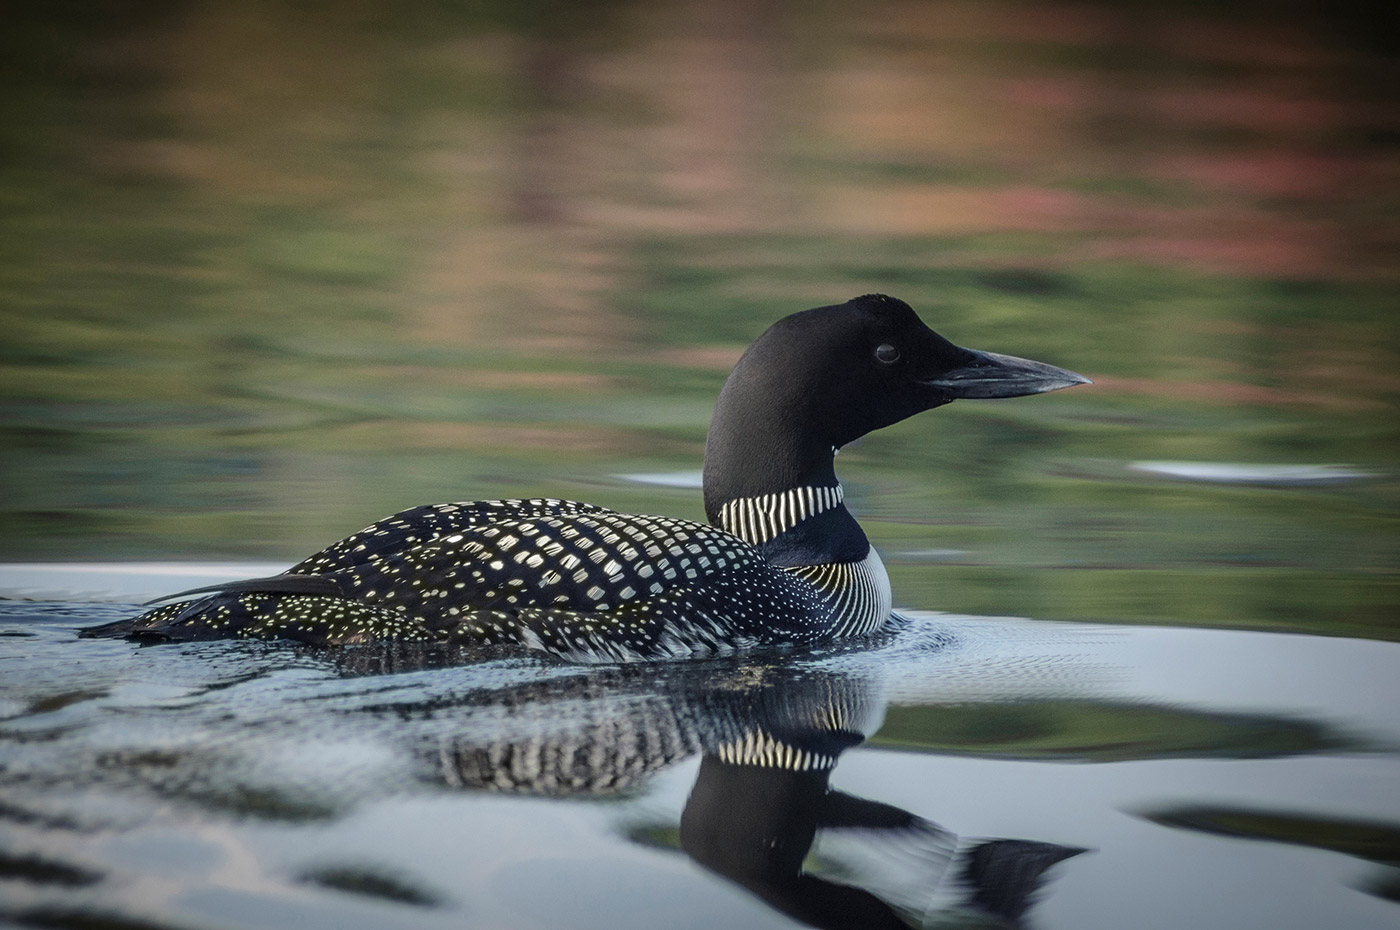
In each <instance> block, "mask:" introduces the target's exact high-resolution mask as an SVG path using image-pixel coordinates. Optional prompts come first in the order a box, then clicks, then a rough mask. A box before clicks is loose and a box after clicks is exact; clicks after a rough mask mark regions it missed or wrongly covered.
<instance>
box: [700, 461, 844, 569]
mask: <svg viewBox="0 0 1400 930" xmlns="http://www.w3.org/2000/svg"><path fill="white" fill-rule="evenodd" d="M844 500H845V493H844V492H843V491H842V489H841V485H840V483H839V482H836V481H834V480H833V481H832V483H831V484H811V485H800V486H798V487H794V488H788V489H787V490H786V491H775V492H773V493H772V494H757V495H753V496H751V497H736V498H733V499H732V500H728V501H725V502H724V503H723V504H721V505H720V506H719V508H718V512H717V513H716V519H715V521H714V522H715V523H716V524H717V525H718V526H719V527H720V528H721V529H723V530H724V531H725V532H727V533H731V534H733V535H735V536H738V537H739V538H740V539H742V540H744V541H745V542H747V543H749V544H750V545H752V546H754V547H755V548H757V549H758V551H759V552H761V553H762V554H763V556H764V558H766V559H767V560H768V561H769V562H771V563H773V564H774V565H778V566H782V567H792V566H799V565H829V564H831V563H834V562H859V561H860V560H862V559H864V558H865V557H866V556H867V555H869V553H870V542H869V540H867V539H866V538H865V533H864V532H862V531H861V528H860V524H859V523H857V522H856V520H855V517H852V516H851V513H850V511H848V510H847V509H846V505H845V503H844Z"/></svg>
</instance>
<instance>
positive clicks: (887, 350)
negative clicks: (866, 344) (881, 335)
mask: <svg viewBox="0 0 1400 930" xmlns="http://www.w3.org/2000/svg"><path fill="white" fill-rule="evenodd" d="M875 358H877V359H879V360H880V361H882V362H884V363H885V364H886V365H893V364H894V363H895V362H897V361H899V350H898V349H896V348H895V347H894V346H892V345H890V344H889V343H888V342H884V343H881V344H880V345H878V346H876V347H875Z"/></svg>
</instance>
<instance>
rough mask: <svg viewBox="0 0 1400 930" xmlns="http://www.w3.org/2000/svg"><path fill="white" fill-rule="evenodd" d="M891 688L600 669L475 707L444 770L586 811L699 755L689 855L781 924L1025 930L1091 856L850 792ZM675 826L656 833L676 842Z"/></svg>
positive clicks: (821, 674) (748, 675) (744, 667)
mask: <svg viewBox="0 0 1400 930" xmlns="http://www.w3.org/2000/svg"><path fill="white" fill-rule="evenodd" d="M879 690H880V689H879V685H878V680H877V678H876V676H872V675H868V674H867V675H859V674H850V673H849V672H845V673H837V672H832V671H825V670H820V669H814V668H812V667H810V666H807V667H801V666H794V665H776V664H745V663H742V662H740V661H732V662H718V661H717V662H706V663H694V664H687V665H683V666H668V667H664V668H658V667H656V666H649V667H638V666H623V667H615V668H603V669H596V668H595V669H589V670H586V671H580V672H579V673H578V674H566V675H562V676H560V677H557V678H553V679H550V680H544V681H539V680H536V681H532V682H530V683H528V684H521V685H515V686H509V687H505V688H500V689H486V690H482V691H477V692H474V693H472V694H471V695H463V696H461V702H462V703H464V704H470V705H472V706H473V713H472V714H471V715H470V716H471V718H472V720H473V727H472V728H471V733H470V734H467V735H463V734H454V735H452V736H450V737H439V738H438V745H437V747H436V750H437V751H436V754H435V755H436V760H437V764H438V766H439V768H438V772H439V777H441V778H442V779H445V780H446V781H447V782H448V783H449V784H451V785H453V786H456V787H463V788H473V789H486V790H494V791H506V792H515V793H523V794H531V795H550V796H578V795H588V794H593V795H598V794H604V795H606V794H616V793H620V792H624V791H627V790H628V789H630V788H632V787H634V786H636V785H638V784H639V782H640V781H642V780H644V779H645V778H647V777H648V776H650V775H652V774H654V773H656V772H659V771H661V770H662V769H665V768H667V767H669V766H671V765H673V764H675V763H677V762H679V761H680V760H682V759H684V758H687V757H689V756H692V755H695V754H697V753H699V754H702V758H701V762H700V770H699V775H698V777H697V779H696V782H695V785H694V786H693V788H692V789H691V792H690V796H689V799H688V801H687V803H686V805H685V809H684V811H683V813H682V815H681V818H680V829H679V840H678V845H679V848H680V849H681V850H682V851H684V852H685V853H686V854H687V855H688V856H690V858H691V859H693V860H694V861H695V862H696V863H698V864H699V865H701V866H703V867H704V868H706V869H709V870H710V871H712V872H714V873H716V874H719V875H721V876H723V877H725V878H727V879H729V880H730V881H733V882H735V883H736V884H738V885H740V886H742V887H744V888H746V889H747V890H749V891H750V892H752V893H753V894H755V895H756V896H758V897H759V898H761V899H762V900H764V901H765V902H767V903H768V904H769V905H770V906H772V907H774V908H776V909H777V910H779V911H781V912H783V913H785V914H788V915H790V916H791V917H794V918H796V919H798V920H800V921H802V922H804V923H806V924H808V925H810V926H813V927H821V928H882V927H891V928H908V927H914V926H929V925H930V921H932V922H933V923H936V924H938V925H940V926H961V925H971V926H1002V927H1016V926H1020V925H1021V919H1022V916H1023V914H1024V913H1025V911H1026V909H1027V908H1028V907H1029V905H1030V903H1031V900H1032V895H1033V893H1034V891H1035V890H1036V889H1037V888H1038V887H1039V886H1040V884H1041V883H1042V881H1043V873H1044V872H1045V871H1046V869H1048V868H1049V867H1050V866H1052V865H1053V864H1055V863H1056V862H1058V861H1061V860H1063V859H1065V858H1068V857H1069V856H1073V855H1075V854H1077V853H1079V852H1082V850H1080V849H1077V848H1072V847H1066V846H1059V845H1054V844H1050V843H1038V842H1032V841H1026V840H1015V839H997V840H990V841H983V842H980V843H961V844H960V843H959V840H958V838H957V837H956V836H954V835H953V834H952V833H950V832H949V831H947V830H945V829H944V828H942V827H940V826H939V825H938V824H936V823H934V822H932V821H930V820H927V819H925V818H923V817H920V816H917V815H915V814H912V813H910V812H908V811H906V810H903V809H901V808H898V807H895V806H892V805H889V804H884V803H881V802H878V801H873V800H867V799H864V798H859V797H855V796H853V795H850V794H846V793H843V792H841V791H838V790H835V789H833V788H832V787H831V786H830V784H829V782H830V778H831V774H832V771H833V769H834V768H835V766H836V764H837V762H838V760H839V758H840V756H841V754H842V753H844V752H845V751H846V750H848V749H850V748H851V747H853V746H856V745H858V744H860V743H861V742H863V741H864V739H865V738H866V736H867V735H869V734H870V733H872V732H874V730H875V729H877V728H878V726H879V723H880V720H881V718H882V715H883V709H884V700H883V698H882V696H881V695H880V693H879ZM488 707H489V708H490V710H491V712H492V713H494V714H495V716H494V717H490V716H487V717H485V718H483V716H482V714H481V713H480V711H481V710H482V709H483V708H488ZM443 709H444V708H442V707H441V706H440V705H439V706H438V707H437V708H435V712H437V711H441V710H443ZM410 713H411V711H410ZM483 722H487V725H486V726H485V727H484V728H483V726H482V724H483ZM483 729H485V730H489V731H492V733H491V735H490V736H485V735H484V734H483V732H482V731H483ZM657 826H658V827H659V829H650V830H646V831H639V833H645V834H646V835H647V836H650V837H655V836H668V835H669V836H674V835H675V833H674V830H666V829H664V827H665V826H666V825H657ZM666 845H671V846H674V845H676V841H674V840H672V841H669V842H668V843H667V844H666Z"/></svg>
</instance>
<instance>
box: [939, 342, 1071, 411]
mask: <svg viewBox="0 0 1400 930" xmlns="http://www.w3.org/2000/svg"><path fill="white" fill-rule="evenodd" d="M966 351H968V352H969V353H971V354H972V361H970V362H968V363H967V364H966V365H963V366H961V367H959V368H954V369H952V370H951V371H946V372H944V373H943V374H942V375H940V376H939V377H937V378H934V379H932V380H929V381H925V382H923V383H924V384H927V385H929V386H930V387H937V388H942V389H943V390H945V391H947V392H948V393H949V394H951V395H952V396H953V397H955V398H979V399H980V398H993V397H1024V396H1026V395H1027V394H1044V393H1046V392H1047V391H1058V390H1060V389H1061V388H1067V387H1074V386H1075V385H1076V384H1093V383H1094V382H1092V381H1090V380H1089V379H1088V378H1086V377H1084V376H1083V375H1080V374H1076V373H1074V372H1072V371H1069V370H1068V369H1065V368H1056V367H1055V366H1054V365H1047V364H1045V363H1044V362H1036V361H1032V360H1031V359H1028V358H1017V357H1016V356H1014V355H1001V354H999V353H997V352H979V351H978V350H976V349H968V350H966Z"/></svg>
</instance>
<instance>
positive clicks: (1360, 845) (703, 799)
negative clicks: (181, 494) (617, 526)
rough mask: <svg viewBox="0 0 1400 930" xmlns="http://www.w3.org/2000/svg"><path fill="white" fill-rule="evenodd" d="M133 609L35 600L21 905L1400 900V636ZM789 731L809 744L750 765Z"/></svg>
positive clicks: (17, 748) (507, 923)
mask: <svg viewBox="0 0 1400 930" xmlns="http://www.w3.org/2000/svg"><path fill="white" fill-rule="evenodd" d="M122 610H123V608H119V607H109V606H102V605H84V606H73V605H69V606H59V605H43V604H32V605H23V604H11V605H7V606H6V607H5V608H4V611H3V624H0V635H3V636H5V637H7V639H6V641H7V642H9V643H11V644H17V645H19V646H20V649H19V650H9V651H7V658H6V659H5V660H4V669H3V681H4V688H3V694H0V701H3V702H4V713H5V716H4V719H3V723H0V761H2V762H3V766H4V771H5V775H6V778H5V781H6V790H5V796H4V805H3V808H0V819H2V820H3V836H4V838H5V839H4V849H5V854H6V857H7V858H6V860H5V862H6V875H5V885H4V887H5V889H6V895H5V901H6V902H7V903H6V905H5V906H6V908H7V913H8V916H9V917H10V919H11V920H15V921H16V922H17V923H19V924H20V925H23V926H29V925H35V926H76V925H78V922H79V916H78V915H82V914H102V915H106V916H108V917H109V918H116V917H120V918H122V919H126V920H132V921H137V922H142V921H144V922H145V923H143V924H142V925H151V926H161V927H204V926H238V927H285V926H323V925H324V926H340V927H400V926H402V927H437V926H457V927H460V926H471V927H519V928H525V927H539V926H567V927H606V926H616V927H646V926H655V925H656V922H657V921H658V920H660V919H662V918H663V917H665V919H666V920H674V921H676V922H677V924H678V925H679V926H693V927H711V926H717V925H721V924H722V923H729V924H733V925H735V926H744V927H750V926H752V927H760V926H765V927H766V926H774V927H778V926H798V925H801V924H800V922H798V921H796V920H794V919H791V918H789V917H785V916H783V914H797V915H802V914H804V913H811V914H825V915H826V916H825V917H824V918H822V920H825V921H826V922H825V923H823V922H821V920H818V921H817V922H816V925H819V926H824V925H831V926H851V927H864V926H879V925H880V924H879V923H876V922H874V921H873V919H872V918H870V917H862V918H856V917H853V916H850V915H852V914H857V913H864V912H863V911H861V910H859V909H858V908H859V906H861V905H862V904H863V903H864V902H863V901H852V900H848V897H847V896H852V897H853V895H852V893H851V892H849V890H846V891H842V890H841V889H842V888H848V886H854V887H856V888H860V889H866V890H869V891H873V892H875V893H876V894H877V895H879V896H880V897H879V900H880V901H882V902H885V903H884V904H881V905H880V906H879V908H878V909H877V910H876V911H875V913H880V912H883V911H890V912H893V911H897V912H898V913H900V914H902V915H904V917H905V918H910V919H916V920H918V921H919V922H920V923H919V924H918V925H920V926H971V925H977V926H988V925H1004V924H995V920H994V918H993V916H992V915H993V914H996V913H998V911H1000V914H1001V918H1002V919H1006V920H1009V921H1010V922H1012V923H1014V919H1013V918H1017V917H1019V916H1021V915H1022V914H1023V913H1029V914H1032V915H1033V917H1034V925H1035V926H1043V927H1086V926H1122V925H1125V924H1129V925H1133V926H1141V927H1149V928H1156V927H1161V928H1175V927H1181V926H1222V927H1223V926H1228V927H1266V926H1267V927H1271V928H1291V927H1298V928H1304V927H1316V926H1339V927H1348V928H1363V927H1377V928H1380V927H1391V926H1394V925H1395V920H1396V916H1397V915H1396V912H1395V907H1396V905H1395V903H1394V901H1393V900H1387V899H1386V898H1387V896H1389V897H1391V898H1393V896H1394V887H1395V882H1396V880H1397V878H1400V876H1397V873H1396V871H1395V852H1396V849H1397V845H1400V827H1397V823H1398V822H1400V795H1397V794H1396V792H1395V791H1394V786H1395V784H1396V783H1397V777H1400V758H1398V757H1397V752H1400V725H1397V720H1396V717H1395V714H1394V707H1395V706H1396V700H1397V698H1400V685H1397V683H1396V680H1395V676H1394V669H1395V666H1396V662H1397V660H1400V646H1396V645H1392V644H1380V643H1375V642H1367V641H1360V640H1349V639H1339V638H1318V637H1313V636H1294V635H1283V634H1265V633H1256V632H1231V631H1217V630H1189V629H1180V628H1132V627H1122V626H1089V625H1065V624H1048V623H1043V622H1032V621H1024V620H1015V619H1007V618H991V617H967V616H957V615H951V614H916V615H913V616H912V617H911V619H910V622H909V625H908V626H907V627H906V628H905V629H904V630H903V631H901V632H900V633H899V634H897V635H894V636H892V637H889V638H887V639H885V640H883V641H881V642H879V643H876V644H874V645H873V646H872V647H870V648H865V649H854V650H846V651H836V652H827V653H819V654H803V655H797V656H782V657H769V658H766V659H765V658H761V657H760V658H757V659H750V660H738V661H715V662H699V663H674V664H650V665H642V666H630V667H609V668H577V667H571V666H566V665H556V664H548V663H540V662H535V661H531V660H521V659H516V660H496V661H486V662H479V663H475V664H471V665H466V666H458V667H446V668H444V667H437V659H438V658H440V657H434V656H423V655H421V654H416V653H402V652H401V653H393V654H389V655H386V654H384V653H382V652H379V651H359V652H357V651H353V650H347V651H341V652H334V651H324V650H305V651H303V650H296V649H293V648H291V647H288V646H285V645H281V644H265V643H216V644H193V645H187V646H166V647H153V648H142V647H139V646H135V645H132V644H127V643H120V642H103V641H89V640H85V641H77V640H75V639H74V638H73V628H74V625H75V624H76V623H86V622H88V621H100V620H104V619H110V618H112V617H115V616H118V615H120V614H121V612H122ZM9 637H15V638H13V639H10V638H9ZM425 665H426V666H428V667H419V666H425ZM862 737H866V739H864V741H862ZM766 740H772V741H773V743H774V745H777V746H779V747H786V748H778V749H772V748H769V749H766V750H765V748H764V747H765V741H766ZM765 752H770V753H771V752H779V753H781V752H787V753H788V754H789V757H788V758H789V765H790V766H792V767H793V768H796V769H802V770H804V771H800V772H792V771H782V770H775V769H772V768H764V767H759V766H754V765H740V764H735V763H737V762H739V761H743V760H747V761H754V760H755V759H756V758H759V757H762V756H763V755H764V753H765ZM746 753H747V755H745V754H746ZM833 766H834V767H833ZM827 787H830V788H832V789H834V790H835V791H836V792H839V795H837V796H838V797H839V798H840V804H839V806H838V805H836V804H834V803H833V802H832V801H831V800H830V797H831V796H830V795H826V794H825V793H824V792H825V789H826V788H827ZM857 799H858V800H857ZM832 808H835V809H836V810H837V811H839V813H835V812H829V813H828V814H826V815H825V816H826V817H827V818H829V820H831V821H839V820H845V821H846V822H850V821H851V820H852V819H854V821H855V822H857V823H860V824H864V825H865V828H864V829H852V828H844V829H843V828H841V827H840V826H838V825H836V824H835V823H827V822H824V821H822V820H821V818H822V816H823V815H821V814H819V813H817V811H820V810H828V809H832ZM877 825H878V826H877ZM804 831H805V832H804ZM813 831H815V834H814V833H813ZM814 835H815V843H814V844H813V843H812V841H813V838H814ZM773 837H777V838H778V839H779V841H780V845H781V846H782V848H784V849H785V850H786V849H789V847H790V851H789V852H788V856H789V857H790V861H789V860H788V859H782V861H777V862H775V861H772V858H770V856H769V854H770V853H771V850H770V847H769V846H768V840H770V839H772V838H773ZM988 843H993V845H990V846H988V845H987V844H988ZM807 844H812V845H811V848H810V850H809V849H808V846H807ZM979 849H981V850H983V853H982V856H983V857H984V858H986V859H988V860H990V861H993V862H1000V863H1001V864H1000V865H999V866H995V867H993V866H988V867H987V868H986V869H985V874H981V875H980V881H981V885H980V886H978V885H975V884H972V883H970V880H969V879H968V877H967V874H966V873H967V869H968V863H969V861H980V860H978V859H977V855H978V853H977V850H979ZM998 857H1000V858H998ZM1038 857H1048V858H1038ZM773 858H779V857H773ZM804 860H805V869H806V878H805V879H803V880H802V881H798V879H797V863H798V862H803V861H804ZM784 862H786V863H787V865H786V866H785V865H784V864H783V863H784ZM1028 863H1029V864H1028ZM979 874H980V873H979ZM822 881H833V882H838V883H840V886H839V887H837V890H836V891H835V892H834V893H831V894H829V895H822V894H821V892H822V891H823V889H822V888H820V887H818V888H814V887H813V885H814V884H817V883H820V882H822ZM832 887H835V886H826V888H827V889H830V888H832ZM978 887H980V888H981V896H980V897H979V895H978V893H977V891H976V890H975V889H976V888H978ZM745 888H748V889H750V890H751V891H753V892H755V893H758V892H762V893H763V895H764V896H765V899H766V900H767V902H768V906H765V904H764V903H761V902H760V900H759V898H758V897H757V896H756V894H750V893H746V892H745V890H743V889H745ZM821 902H824V903H821ZM812 908H815V910H808V909H812ZM1027 909H1028V910H1027ZM843 915H844V917H843ZM978 921H982V923H978Z"/></svg>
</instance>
